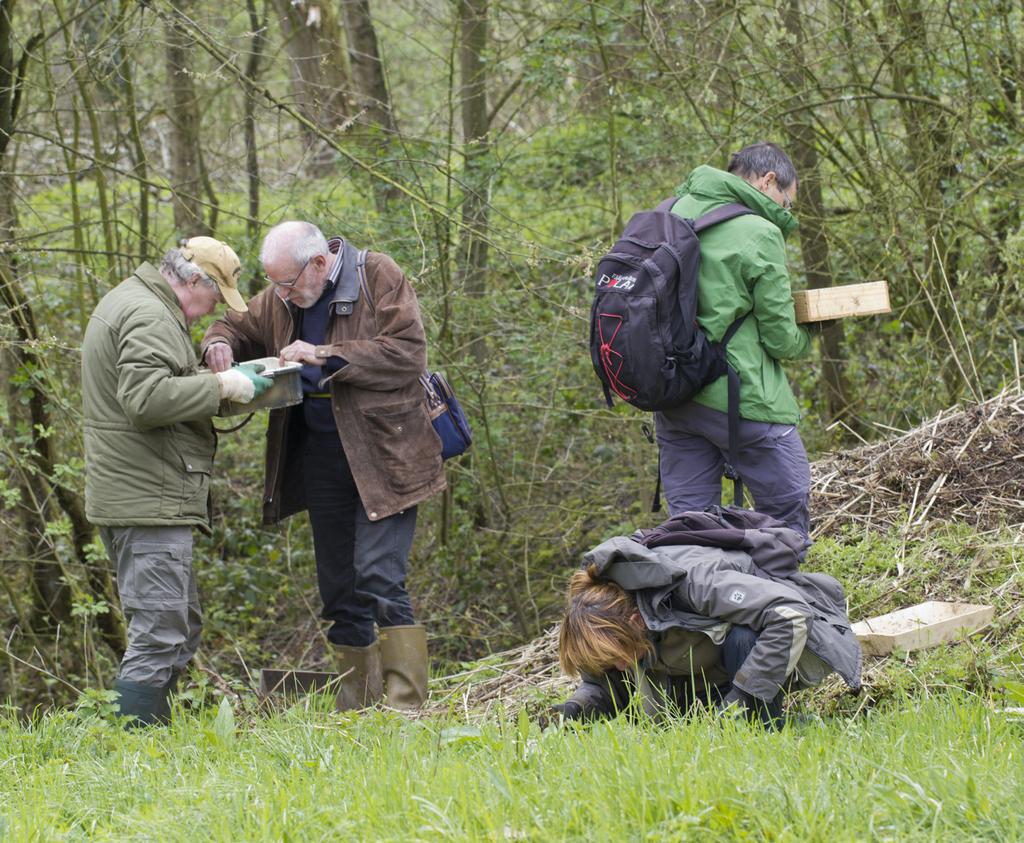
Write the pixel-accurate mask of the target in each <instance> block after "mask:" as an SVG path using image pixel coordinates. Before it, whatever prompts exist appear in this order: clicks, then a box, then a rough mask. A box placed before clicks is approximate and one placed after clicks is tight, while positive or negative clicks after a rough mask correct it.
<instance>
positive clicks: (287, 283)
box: [263, 255, 316, 288]
mask: <svg viewBox="0 0 1024 843" xmlns="http://www.w3.org/2000/svg"><path fill="white" fill-rule="evenodd" d="M314 257H316V255H311V256H310V257H308V258H306V262H305V263H304V264H303V265H302V269H300V270H299V273H298V275H296V276H295V277H294V278H293V279H292V280H291V281H275V280H274V279H273V278H271V277H270V276H269V275H264V276H263V278H264V280H265V281H266V282H267V283H268V284H273V285H274V286H275V287H285V288H288V287H294V286H295V285H296V284H298V283H299V279H300V278H301V277H302V273H303V272H305V271H306V267H307V266H309V262H310V261H311V260H313V258H314Z"/></svg>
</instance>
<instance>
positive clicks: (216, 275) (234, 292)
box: [181, 237, 249, 313]
mask: <svg viewBox="0 0 1024 843" xmlns="http://www.w3.org/2000/svg"><path fill="white" fill-rule="evenodd" d="M181 253H182V254H183V255H184V256H185V260H189V261H192V263H194V264H195V265H196V266H198V267H199V268H200V269H202V270H203V272H205V273H206V274H207V275H209V276H210V277H211V278H212V279H213V280H214V281H216V282H217V286H218V287H220V292H221V295H223V296H224V301H226V302H227V303H228V307H230V308H231V309H232V310H238V311H241V312H242V313H244V312H245V311H247V310H248V309H249V308H248V307H246V306H245V299H243V298H242V294H241V293H239V292H238V278H239V276H240V275H241V274H242V262H241V261H240V260H239V259H238V255H236V254H235V250H234V249H232V248H231V247H230V246H229V245H228V244H227V243H221V242H220V240H214V239H213V238H212V237H191V238H189V239H188V240H186V241H185V242H184V243H182V244H181Z"/></svg>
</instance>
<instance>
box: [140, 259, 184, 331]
mask: <svg viewBox="0 0 1024 843" xmlns="http://www.w3.org/2000/svg"><path fill="white" fill-rule="evenodd" d="M132 276H133V277H135V278H138V279H139V281H141V282H142V285H143V286H144V287H145V288H146V289H147V290H149V291H150V292H151V293H153V294H154V295H155V296H156V297H157V298H158V299H160V301H162V302H163V303H164V305H166V307H167V309H168V310H169V311H170V312H171V315H172V316H174V318H175V319H177V320H178V324H180V325H181V327H182V328H184V329H185V330H186V331H187V330H188V324H187V323H186V322H185V311H183V310H182V309H181V302H179V301H178V297H177V296H176V295H175V294H174V290H172V289H171V285H170V284H168V283H167V279H166V278H164V277H163V276H162V275H161V274H160V270H158V269H157V268H156V267H155V266H153V264H151V263H149V262H148V261H146V262H145V263H142V264H139V267H138V269H136V270H135V272H133V273H132Z"/></svg>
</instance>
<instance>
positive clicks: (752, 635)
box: [720, 626, 782, 726]
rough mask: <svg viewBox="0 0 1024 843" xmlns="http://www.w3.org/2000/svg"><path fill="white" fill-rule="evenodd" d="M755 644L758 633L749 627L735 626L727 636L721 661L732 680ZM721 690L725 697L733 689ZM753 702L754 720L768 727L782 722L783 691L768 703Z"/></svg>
mask: <svg viewBox="0 0 1024 843" xmlns="http://www.w3.org/2000/svg"><path fill="white" fill-rule="evenodd" d="M755 644H757V633H756V632H754V630H752V629H751V628H750V627H749V626H734V627H733V628H732V629H730V630H729V632H728V633H727V634H726V636H725V641H723V642H722V650H721V660H722V667H723V668H725V672H726V673H728V674H729V678H730V679H732V678H733V677H734V676H736V674H737V673H738V672H739V669H740V668H741V667H742V666H743V662H745V661H746V660H747V656H749V655H750V651H751V650H753V649H754V645H755ZM720 690H721V692H722V694H723V696H724V695H725V694H727V693H728V692H729V691H730V690H731V687H727V688H723V689H720ZM753 700H754V702H753V710H752V712H751V719H752V720H760V721H761V722H762V723H764V724H765V725H766V726H777V725H778V724H779V723H780V722H781V720H782V691H779V693H777V694H776V695H775V697H774V699H772V700H769V701H768V702H765V701H764V700H760V699H757V698H756V697H754V698H753Z"/></svg>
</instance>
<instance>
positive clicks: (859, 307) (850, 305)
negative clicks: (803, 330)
mask: <svg viewBox="0 0 1024 843" xmlns="http://www.w3.org/2000/svg"><path fill="white" fill-rule="evenodd" d="M793 305H794V306H795V308H796V321H797V322H821V321H822V320H824V319H842V318H844V317H846V316H870V315H871V314H873V313H889V312H890V311H891V310H892V306H891V305H890V304H889V282H888V281H869V282H868V283H866V284H843V285H841V286H839V287H821V288H819V289H816V290H798V291H797V292H795V293H793Z"/></svg>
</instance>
